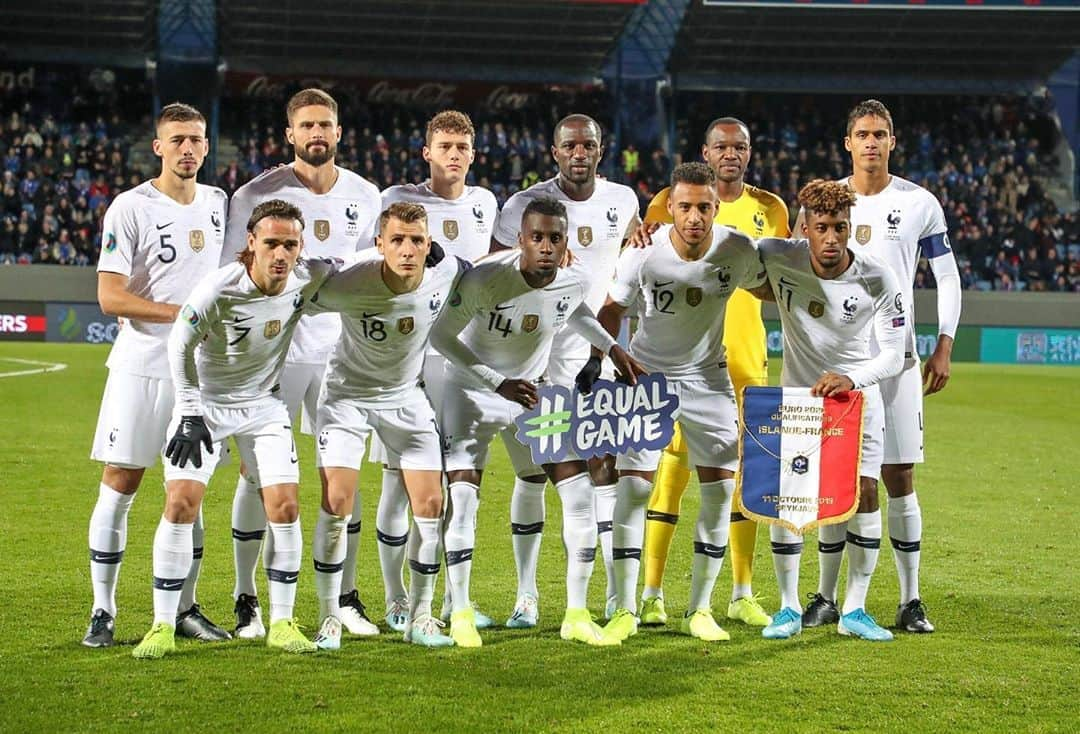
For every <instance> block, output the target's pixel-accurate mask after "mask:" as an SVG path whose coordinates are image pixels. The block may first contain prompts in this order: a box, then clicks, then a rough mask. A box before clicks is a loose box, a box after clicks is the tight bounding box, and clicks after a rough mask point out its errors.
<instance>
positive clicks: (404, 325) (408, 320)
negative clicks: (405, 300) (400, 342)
mask: <svg viewBox="0 0 1080 734" xmlns="http://www.w3.org/2000/svg"><path fill="white" fill-rule="evenodd" d="M413 326H414V324H413V317H412V316H405V317H404V318H400V319H398V320H397V330H398V331H400V332H401V333H402V334H411V333H412V330H413Z"/></svg>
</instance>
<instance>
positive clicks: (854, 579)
mask: <svg viewBox="0 0 1080 734" xmlns="http://www.w3.org/2000/svg"><path fill="white" fill-rule="evenodd" d="M847 544H848V575H847V589H845V591H844V609H843V613H844V614H847V613H848V612H852V611H854V610H856V609H859V608H862V609H865V608H866V592H867V591H869V590H870V578H871V577H872V576H873V575H874V568H875V567H876V566H877V561H878V553H879V552H880V548H881V512H880V511H878V510H874V511H873V512H857V513H855V514H854V515H852V516H851V519H850V520H848V523H847Z"/></svg>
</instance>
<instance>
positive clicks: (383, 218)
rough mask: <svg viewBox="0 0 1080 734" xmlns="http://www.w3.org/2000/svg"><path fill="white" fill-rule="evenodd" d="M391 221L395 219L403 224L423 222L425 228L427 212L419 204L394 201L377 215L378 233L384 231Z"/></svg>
mask: <svg viewBox="0 0 1080 734" xmlns="http://www.w3.org/2000/svg"><path fill="white" fill-rule="evenodd" d="M391 219H397V220H398V221H401V222H404V223H405V224H413V223H414V222H423V223H424V226H425V227H427V210H426V209H424V207H423V206H421V205H420V204H412V203H409V202H407V201H395V202H394V203H393V204H391V205H390V206H388V207H387V208H386V209H383V211H382V214H380V215H379V231H380V232H382V231H383V230H384V229H386V225H387V223H388V222H389V221H390V220H391Z"/></svg>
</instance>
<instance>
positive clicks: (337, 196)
mask: <svg viewBox="0 0 1080 734" xmlns="http://www.w3.org/2000/svg"><path fill="white" fill-rule="evenodd" d="M336 168H337V172H338V179H337V182H336V183H335V184H334V187H333V188H332V189H330V191H328V192H327V193H325V194H314V193H312V192H311V191H310V190H309V189H308V188H307V187H306V186H304V184H302V183H300V179H298V178H297V177H296V172H295V171H294V169H293V165H292V164H289V165H287V166H281V167H280V168H274V169H272V170H270V171H267V172H266V173H264V174H262V175H261V176H257V177H255V178H254V179H252V180H251V181H249V182H248V183H246V184H244V185H243V186H241V187H240V188H239V189H237V191H236V193H235V194H233V198H232V203H231V205H230V211H229V227H228V231H227V232H226V237H225V252H224V253H222V259H221V264H222V265H226V264H228V263H231V262H234V261H235V260H236V254H237V253H238V252H240V251H241V250H243V249H244V248H245V247H247V223H248V219H249V218H250V217H251V212H252V211H253V210H254V209H255V207H256V205H258V204H260V203H262V202H264V201H267V200H269V199H283V200H285V201H287V202H289V203H290V204H294V205H296V206H297V207H299V208H300V211H301V213H302V214H303V215H304V253H303V257H306V258H316V257H333V258H338V259H340V260H346V259H348V257H349V255H350V254H351V253H354V252H356V251H357V250H363V249H365V248H368V247H372V246H373V245H374V244H375V242H374V237H375V227H376V226H377V224H378V221H379V214H380V213H381V212H382V200H381V199H380V198H379V189H378V188H376V186H375V184H373V183H371V182H370V181H367V180H366V179H364V178H361V177H360V176H358V175H356V174H355V173H353V172H352V171H347V170H345V169H344V168H341V167H336ZM340 333H341V320H340V319H339V318H338V316H337V315H335V314H319V315H312V316H305V317H304V319H303V320H302V322H301V324H300V326H299V328H297V330H296V336H295V338H294V339H293V345H292V350H291V351H290V352H289V361H290V362H300V363H305V364H323V363H325V362H326V358H327V356H329V354H330V350H331V349H333V348H334V344H336V343H337V340H338V336H339V335H340Z"/></svg>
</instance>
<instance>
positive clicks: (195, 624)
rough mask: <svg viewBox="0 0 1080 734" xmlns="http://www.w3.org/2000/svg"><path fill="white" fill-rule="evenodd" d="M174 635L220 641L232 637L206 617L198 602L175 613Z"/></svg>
mask: <svg viewBox="0 0 1080 734" xmlns="http://www.w3.org/2000/svg"><path fill="white" fill-rule="evenodd" d="M176 636H177V637H187V638H189V639H192V640H199V641H200V642H221V641H223V640H231V639H232V635H230V634H229V633H228V632H226V631H225V630H223V629H222V628H221V627H218V626H217V625H216V624H214V623H213V622H211V621H210V620H209V619H207V617H206V615H205V614H203V613H202V610H201V609H199V605H198V604H192V605H191V609H188V610H187V611H186V612H181V613H180V614H178V615H176Z"/></svg>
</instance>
